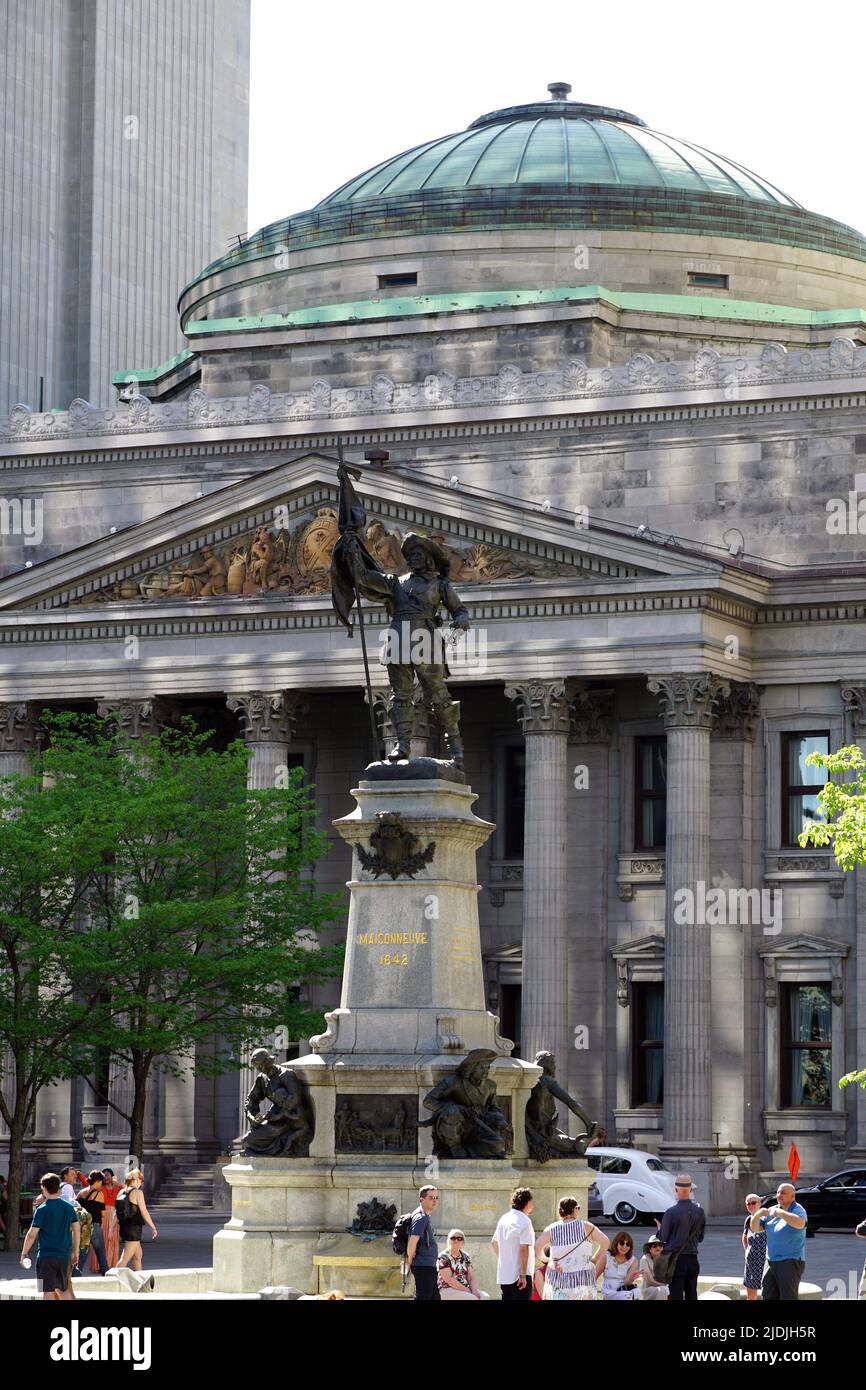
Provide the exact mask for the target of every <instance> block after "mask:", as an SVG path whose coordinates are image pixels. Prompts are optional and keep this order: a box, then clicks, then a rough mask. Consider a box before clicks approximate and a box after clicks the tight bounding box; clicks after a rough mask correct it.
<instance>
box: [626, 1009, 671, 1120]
mask: <svg viewBox="0 0 866 1390" xmlns="http://www.w3.org/2000/svg"><path fill="white" fill-rule="evenodd" d="M664 1001H665V987H664V985H663V984H661V983H658V984H637V985H636V984H633V985H632V987H631V1016H632V1035H631V1103H632V1105H661V1103H662V1100H663V1098H664V1057H665V1054H664V1045H665V1044H664V1037H665V1027H664V1018H665V1004H664Z"/></svg>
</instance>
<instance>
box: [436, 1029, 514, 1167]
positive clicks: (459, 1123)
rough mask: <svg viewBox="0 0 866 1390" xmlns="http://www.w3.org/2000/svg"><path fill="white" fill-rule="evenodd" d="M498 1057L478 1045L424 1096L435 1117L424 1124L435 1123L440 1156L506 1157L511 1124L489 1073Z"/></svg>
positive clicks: (509, 1143) (437, 1150)
mask: <svg viewBox="0 0 866 1390" xmlns="http://www.w3.org/2000/svg"><path fill="white" fill-rule="evenodd" d="M495 1057H496V1053H495V1052H490V1051H489V1050H488V1049H487V1048H483V1047H479V1048H476V1049H475V1051H474V1052H470V1053H469V1055H468V1057H464V1058H463V1060H462V1062H460V1064H459V1065H458V1066H457V1067H455V1069H454V1071H453V1072H451V1073H450V1074H449V1075H448V1076H443V1078H442V1080H441V1081H440V1082H439V1083H438V1084H437V1085H436V1086H434V1087H433V1089H432V1091H428V1093H427V1095H426V1096H425V1097H424V1105H425V1107H426V1109H428V1110H432V1111H433V1118H432V1119H430V1120H422V1121H421V1124H422V1125H430V1126H432V1129H433V1152H434V1154H435V1155H436V1157H437V1158H504V1157H505V1155H506V1153H507V1152H508V1150H509V1149H510V1148H511V1145H512V1138H513V1135H512V1131H511V1126H510V1125H509V1123H508V1120H507V1119H506V1118H505V1115H504V1114H503V1113H502V1111H501V1110H500V1109H499V1107H498V1105H497V1104H496V1086H495V1084H494V1083H493V1082H492V1081H491V1080H490V1077H489V1075H488V1072H489V1070H490V1063H491V1062H492V1061H493V1060H494V1058H495Z"/></svg>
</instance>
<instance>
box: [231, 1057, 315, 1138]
mask: <svg viewBox="0 0 866 1390" xmlns="http://www.w3.org/2000/svg"><path fill="white" fill-rule="evenodd" d="M250 1061H251V1062H252V1064H253V1065H254V1066H258V1067H259V1069H260V1070H259V1074H258V1076H257V1077H256V1079H255V1082H254V1083H253V1087H252V1090H251V1091H250V1093H249V1095H248V1096H247V1103H246V1115H247V1119H248V1120H249V1122H250V1127H249V1129H248V1130H247V1132H246V1134H245V1135H243V1137H242V1139H241V1141H240V1151H241V1153H242V1154H248V1155H250V1156H255V1157H258V1158H306V1157H307V1156H308V1154H309V1151H310V1140H311V1139H312V1137H313V1134H314V1132H315V1120H314V1118H313V1106H312V1102H311V1100H310V1095H309V1090H308V1088H307V1085H306V1083H305V1082H304V1081H303V1080H302V1078H301V1077H299V1076H298V1075H297V1073H296V1072H295V1071H293V1069H292V1068H291V1067H290V1066H288V1065H286V1064H283V1065H279V1064H278V1063H277V1061H276V1058H275V1057H274V1056H273V1055H272V1054H271V1053H270V1052H268V1050H267V1048H265V1047H259V1048H257V1049H256V1051H255V1052H254V1053H253V1055H252V1057H251V1058H250ZM263 1101H270V1109H269V1110H268V1111H267V1112H266V1113H265V1114H264V1115H260V1114H259V1107H260V1105H261V1104H262V1102H263Z"/></svg>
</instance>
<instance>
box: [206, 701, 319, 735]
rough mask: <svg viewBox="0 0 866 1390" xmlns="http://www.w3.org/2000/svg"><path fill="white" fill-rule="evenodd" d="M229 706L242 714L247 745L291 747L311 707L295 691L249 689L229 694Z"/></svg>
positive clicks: (227, 702)
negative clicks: (301, 722)
mask: <svg viewBox="0 0 866 1390" xmlns="http://www.w3.org/2000/svg"><path fill="white" fill-rule="evenodd" d="M226 704H227V705H228V707H229V709H230V710H231V711H232V712H233V713H235V712H239V713H240V716H241V721H242V728H243V735H244V738H245V739H246V741H247V743H284V744H287V745H288V744H289V743H291V741H292V738H293V737H294V733H295V725H296V723H297V721H298V719H299V718H302V717H303V716H305V715H306V714H308V713H309V709H310V707H309V705H308V704H307V702H306V700H305V699H304V697H303V696H302V695H301V694H300V692H298V691H295V690H250V691H245V692H244V693H243V694H241V695H228V696H227V697H226Z"/></svg>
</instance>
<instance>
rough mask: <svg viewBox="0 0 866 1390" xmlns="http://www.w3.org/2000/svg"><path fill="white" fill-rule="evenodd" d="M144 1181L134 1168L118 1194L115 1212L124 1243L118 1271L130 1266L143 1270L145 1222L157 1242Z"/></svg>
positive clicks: (138, 1170) (141, 1174) (139, 1171)
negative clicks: (143, 1231)
mask: <svg viewBox="0 0 866 1390" xmlns="http://www.w3.org/2000/svg"><path fill="white" fill-rule="evenodd" d="M143 1181H144V1174H143V1173H142V1171H141V1169H140V1168H133V1169H132V1172H130V1173H127V1175H126V1185H125V1186H124V1187H123V1189H122V1190H121V1191H120V1192H119V1193H118V1194H117V1203H116V1207H115V1210H116V1211H117V1220H118V1223H119V1225H120V1239H121V1240H122V1241H123V1253H122V1255H121V1257H120V1259H119V1260H118V1261H117V1268H118V1269H122V1268H123V1266H124V1265H129V1267H130V1269H141V1232H142V1229H143V1227H144V1224H145V1222H146V1223H147V1225H148V1226H149V1227H150V1230H151V1237H152V1239H153V1240H156V1227H155V1226H154V1224H153V1222H152V1221H151V1219H150V1212H149V1211H148V1210H147V1204H146V1202H145V1200H144V1192H143V1191H142V1187H141V1184H142V1182H143ZM124 1199H126V1200H124ZM121 1213H124V1214H123V1215H121Z"/></svg>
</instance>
